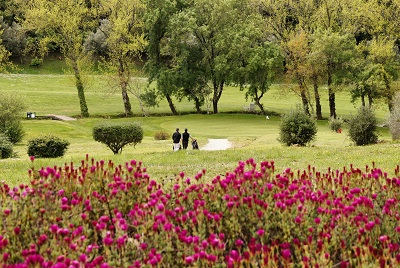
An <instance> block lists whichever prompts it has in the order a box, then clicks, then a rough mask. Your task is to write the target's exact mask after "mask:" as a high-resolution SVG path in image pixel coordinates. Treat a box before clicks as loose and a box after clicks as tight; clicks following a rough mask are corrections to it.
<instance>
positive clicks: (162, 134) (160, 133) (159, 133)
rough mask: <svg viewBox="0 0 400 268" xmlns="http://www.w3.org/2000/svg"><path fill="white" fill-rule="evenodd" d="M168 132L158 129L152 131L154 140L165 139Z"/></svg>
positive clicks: (167, 136) (167, 137)
mask: <svg viewBox="0 0 400 268" xmlns="http://www.w3.org/2000/svg"><path fill="white" fill-rule="evenodd" d="M169 136H170V134H169V133H168V132H166V131H165V130H160V131H157V132H156V133H154V139H155V140H167V139H169Z"/></svg>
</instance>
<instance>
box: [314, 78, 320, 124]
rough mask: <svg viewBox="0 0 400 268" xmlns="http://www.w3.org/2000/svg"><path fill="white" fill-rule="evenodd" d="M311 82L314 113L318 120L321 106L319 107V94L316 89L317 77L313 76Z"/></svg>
mask: <svg viewBox="0 0 400 268" xmlns="http://www.w3.org/2000/svg"><path fill="white" fill-rule="evenodd" d="M313 84H314V97H315V114H316V116H317V119H318V120H321V119H322V107H321V97H320V96H319V91H318V81H317V77H316V76H315V75H314V76H313Z"/></svg>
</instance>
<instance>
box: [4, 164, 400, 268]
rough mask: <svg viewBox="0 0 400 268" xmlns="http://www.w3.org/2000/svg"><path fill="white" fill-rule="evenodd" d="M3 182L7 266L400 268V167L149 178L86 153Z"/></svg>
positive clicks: (265, 168) (268, 167)
mask: <svg viewBox="0 0 400 268" xmlns="http://www.w3.org/2000/svg"><path fill="white" fill-rule="evenodd" d="M31 160H32V168H31V170H29V176H30V184H29V185H19V186H17V187H11V186H8V185H7V184H5V183H2V185H0V196H1V199H0V204H1V209H2V212H1V215H0V220H1V224H2V229H1V230H2V232H1V234H0V263H1V264H2V267H104V268H105V267H399V265H400V202H399V197H400V172H399V167H396V170H395V177H393V178H391V177H388V175H387V173H385V172H384V171H382V170H380V169H379V168H376V167H375V166H374V165H372V167H368V166H367V167H365V168H364V169H363V170H361V169H359V168H355V167H353V166H352V165H350V166H349V167H346V168H344V169H343V170H341V171H339V170H335V171H334V170H330V169H328V171H327V172H326V173H322V172H319V171H317V170H315V169H314V168H312V167H311V166H309V167H307V168H306V169H305V170H304V171H292V170H291V169H290V168H287V169H286V170H285V171H284V172H282V173H276V172H275V170H274V162H273V161H265V162H261V163H255V161H254V160H253V159H249V160H247V161H243V162H239V163H238V165H237V167H236V169H235V170H233V171H231V172H227V173H226V174H225V175H223V176H222V175H219V176H216V177H214V178H212V177H208V174H207V173H206V170H202V171H200V172H199V173H198V174H197V175H195V176H194V177H191V178H189V177H187V176H186V175H185V174H184V173H180V174H179V175H177V176H176V177H175V178H172V179H170V180H166V179H165V180H162V179H158V178H150V177H149V176H148V175H147V174H146V168H145V167H143V164H142V163H141V162H139V161H135V160H131V161H129V162H127V163H125V164H120V165H118V164H115V163H113V162H111V161H109V162H105V161H96V160H94V159H89V156H86V159H85V160H82V161H81V163H79V164H78V165H76V164H74V163H70V164H65V165H64V166H63V167H47V168H39V169H38V168H36V167H35V161H34V159H33V158H32V159H31Z"/></svg>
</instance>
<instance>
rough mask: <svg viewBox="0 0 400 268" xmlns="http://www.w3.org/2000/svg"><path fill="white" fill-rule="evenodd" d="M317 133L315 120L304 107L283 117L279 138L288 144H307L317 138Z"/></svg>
mask: <svg viewBox="0 0 400 268" xmlns="http://www.w3.org/2000/svg"><path fill="white" fill-rule="evenodd" d="M316 134H317V127H316V124H315V121H314V120H312V119H311V118H310V117H309V116H308V115H307V114H306V113H305V112H304V111H303V110H302V109H300V108H297V109H294V110H291V111H290V112H288V113H287V114H285V115H284V116H283V117H282V121H281V125H280V138H279V139H278V140H279V141H280V142H281V143H283V144H286V145H288V146H290V145H293V144H297V145H300V146H305V145H306V144H307V143H309V142H311V141H312V140H313V139H314V138H315V135H316Z"/></svg>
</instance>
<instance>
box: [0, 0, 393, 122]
mask: <svg viewBox="0 0 400 268" xmlns="http://www.w3.org/2000/svg"><path fill="white" fill-rule="evenodd" d="M399 12H400V3H399V1H392V0H355V1H344V0H296V1H274V0H224V1H215V0H135V1H127V0H123V1H106V0H57V1H55V0H33V1H27V0H5V1H2V2H1V3H0V16H1V17H2V20H1V22H0V25H1V27H2V33H0V38H1V41H2V44H4V45H1V43H0V69H1V70H2V71H6V69H7V68H8V67H9V66H7V64H8V63H9V57H16V56H23V55H24V53H23V52H24V51H26V50H27V49H29V50H30V51H34V55H35V57H39V58H40V57H44V56H46V53H47V51H49V50H50V49H53V50H58V51H60V52H62V53H63V55H64V57H65V59H66V61H67V63H68V64H69V66H70V67H71V70H72V71H73V72H74V75H75V79H76V87H77V91H78V96H79V104H80V108H81V115H82V116H89V112H88V107H87V104H86V100H85V95H84V92H85V88H84V83H83V72H82V70H83V69H84V68H85V66H87V65H90V64H91V62H94V61H97V62H98V61H99V60H100V61H101V62H102V63H103V66H104V67H106V68H105V69H107V71H108V73H110V74H112V76H114V77H116V78H117V79H116V81H118V82H117V84H118V86H119V88H120V90H121V93H122V99H123V104H124V114H125V115H126V116H130V115H132V112H131V104H130V100H129V95H130V94H132V95H134V96H135V97H137V98H139V101H140V102H139V103H143V102H144V103H148V104H149V105H157V98H158V99H166V100H167V102H168V105H169V107H170V109H171V112H172V113H173V114H178V113H179V111H177V110H176V107H175V104H174V102H176V101H181V100H182V99H185V98H186V99H188V100H189V101H193V103H194V107H195V110H196V112H198V113H200V112H202V109H204V107H203V106H204V105H206V106H207V111H208V112H212V113H218V111H219V110H218V102H219V100H220V98H221V96H222V94H223V92H224V88H225V87H226V86H227V85H239V86H240V87H239V88H240V89H245V91H244V92H245V93H244V97H245V98H250V99H251V100H252V101H254V102H255V103H256V104H257V106H258V107H259V109H260V110H261V112H263V102H265V101H264V100H263V101H261V98H262V97H263V95H264V94H265V92H266V90H268V88H269V86H270V85H271V84H273V83H275V81H276V78H277V77H279V79H280V80H281V81H282V79H288V80H289V81H290V83H288V84H290V85H291V86H288V88H290V89H291V90H293V91H295V92H296V93H297V94H298V95H299V97H300V100H301V103H302V106H303V109H304V110H305V111H306V113H307V114H309V115H310V114H315V116H316V117H317V118H319V119H321V118H322V117H323V115H322V110H321V100H320V97H319V96H320V93H319V92H320V91H321V90H327V93H328V95H329V111H330V114H329V116H330V117H336V114H337V113H336V104H335V102H336V100H335V93H336V92H337V90H339V89H340V90H348V91H349V92H350V93H351V96H352V99H351V100H352V101H354V100H358V99H360V100H361V103H362V104H363V105H367V103H368V105H370V106H371V105H373V103H374V102H376V101H380V100H383V101H384V102H385V103H387V104H388V107H389V108H390V105H391V103H392V99H393V96H394V94H395V92H396V91H397V88H396V87H394V86H393V84H394V83H393V82H394V81H396V80H397V79H398V72H399V55H400V53H399V47H400V27H398V25H399V22H400V21H399V16H398V14H399ZM141 59H143V60H144V62H145V72H146V75H147V77H148V81H149V85H150V87H149V90H148V92H146V93H144V94H142V92H141V91H140V90H136V91H135V90H134V88H135V85H134V81H133V80H132V73H131V67H132V66H133V65H134V64H135V62H137V61H138V60H141ZM282 67H283V68H282ZM277 75H278V76H277ZM132 83H133V84H132ZM152 84H154V85H155V87H152V86H151V85H152ZM110 85H111V83H110ZM310 88H312V90H310ZM239 93H240V91H238V94H239ZM313 104H315V109H314V107H313ZM209 106H212V109H209ZM142 110H143V109H142Z"/></svg>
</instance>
